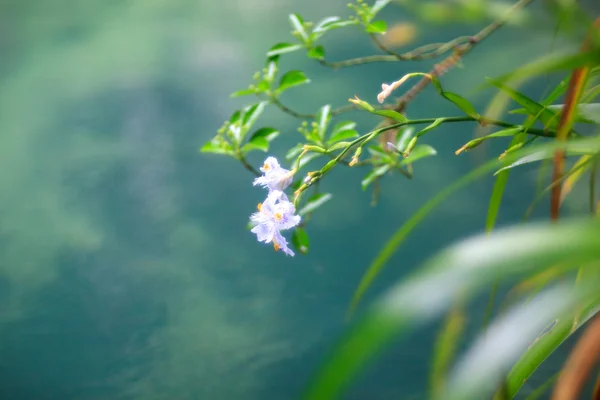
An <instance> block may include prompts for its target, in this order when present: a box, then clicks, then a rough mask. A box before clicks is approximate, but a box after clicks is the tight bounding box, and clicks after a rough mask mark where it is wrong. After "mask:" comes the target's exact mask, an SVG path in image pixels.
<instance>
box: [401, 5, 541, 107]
mask: <svg viewBox="0 0 600 400" xmlns="http://www.w3.org/2000/svg"><path fill="white" fill-rule="evenodd" d="M532 1H533V0H519V1H518V2H517V3H515V4H514V5H513V6H512V7H511V8H510V9H509V10H507V12H506V13H505V14H504V15H503V16H502V17H501V18H500V19H498V20H497V21H494V22H492V23H491V24H490V25H488V26H486V27H485V28H483V29H482V30H480V31H479V32H478V33H477V34H475V35H474V36H472V37H470V38H469V40H468V41H467V43H465V44H462V45H459V46H455V47H454V54H452V55H450V56H449V57H447V58H446V59H444V60H443V61H442V62H441V63H439V64H437V65H435V66H434V67H433V69H432V70H431V72H430V73H429V75H430V76H435V77H440V76H441V75H443V74H444V73H445V72H446V71H447V70H448V69H449V68H450V67H452V66H454V65H455V64H456V63H457V62H458V61H459V60H460V59H461V58H462V57H464V56H465V55H466V54H467V53H469V52H470V51H471V50H472V49H473V48H474V47H475V46H476V45H477V44H478V43H480V42H481V41H482V40H484V39H485V38H487V37H488V36H489V35H490V34H492V33H493V32H495V31H496V30H498V29H499V28H501V27H502V26H504V25H505V24H506V23H507V22H508V21H509V19H510V17H511V15H512V14H513V13H514V12H515V11H517V10H520V9H522V8H524V7H526V6H527V5H528V4H529V3H531V2H532ZM430 82H431V78H430V77H428V76H424V77H423V78H421V80H420V81H419V82H417V83H416V84H415V85H414V86H413V87H412V88H411V89H409V90H408V91H407V92H406V93H405V94H404V96H402V97H401V98H400V99H399V100H398V103H397V105H396V111H398V112H402V111H403V110H404V108H405V107H406V104H408V102H409V101H411V100H412V99H413V98H414V97H415V96H416V95H417V94H418V93H419V92H421V91H422V90H423V89H425V87H427V85H429V83H430Z"/></svg>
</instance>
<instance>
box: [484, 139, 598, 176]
mask: <svg viewBox="0 0 600 400" xmlns="http://www.w3.org/2000/svg"><path fill="white" fill-rule="evenodd" d="M577 142H579V141H577ZM577 142H575V141H572V142H571V143H574V145H573V146H570V148H569V150H568V151H569V153H571V154H570V155H575V154H577V155H585V154H592V155H593V154H596V153H597V152H598V149H597V148H593V147H587V145H583V146H579V145H577V144H576V143H577ZM515 153H516V152H515ZM553 155H554V154H553V153H552V152H551V151H546V150H540V151H536V152H529V153H527V154H526V155H524V156H523V157H519V158H518V159H516V160H514V161H512V162H509V163H508V165H506V166H504V167H502V168H500V169H499V170H498V171H496V172H495V173H494V175H497V174H499V173H500V172H502V171H506V170H508V169H512V168H515V167H518V166H520V165H524V164H529V163H533V162H538V161H542V160H547V159H549V158H552V157H553ZM507 159H508V158H505V160H507Z"/></svg>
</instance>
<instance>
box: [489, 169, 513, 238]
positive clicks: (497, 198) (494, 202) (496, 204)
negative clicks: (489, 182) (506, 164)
mask: <svg viewBox="0 0 600 400" xmlns="http://www.w3.org/2000/svg"><path fill="white" fill-rule="evenodd" d="M509 173H510V171H502V172H501V173H500V175H498V176H497V177H496V180H495V181H494V188H493V189H492V195H491V196H490V204H489V206H488V212H487V216H486V218H485V231H486V232H491V231H492V229H494V225H496V218H497V217H498V212H499V211H500V205H501V204H502V196H503V195H504V189H505V188H506V183H507V182H508V175H509Z"/></svg>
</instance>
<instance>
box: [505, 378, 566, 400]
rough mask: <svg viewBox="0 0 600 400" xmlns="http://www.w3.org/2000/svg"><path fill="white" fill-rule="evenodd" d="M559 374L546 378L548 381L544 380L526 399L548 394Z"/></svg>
mask: <svg viewBox="0 0 600 400" xmlns="http://www.w3.org/2000/svg"><path fill="white" fill-rule="evenodd" d="M558 374H559V373H556V374H554V375H552V376H551V377H550V378H549V379H548V380H546V382H544V383H543V384H542V385H540V386H539V387H537V388H536V389H535V390H534V391H533V392H531V393H530V394H529V395H528V396H527V397H526V398H525V400H538V399H539V398H541V397H542V396H543V395H544V394H546V392H547V391H548V390H550V388H551V387H552V385H554V381H556V378H558ZM494 400H495V399H494Z"/></svg>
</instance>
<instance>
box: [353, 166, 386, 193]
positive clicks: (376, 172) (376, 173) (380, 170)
mask: <svg viewBox="0 0 600 400" xmlns="http://www.w3.org/2000/svg"><path fill="white" fill-rule="evenodd" d="M391 168H392V165H391V164H384V165H382V166H380V167H377V168H375V169H373V170H372V171H371V172H369V173H368V174H367V176H365V178H364V179H363V180H362V181H361V182H360V186H361V187H362V190H367V187H369V185H370V184H371V183H373V181H374V180H375V179H376V178H378V177H380V176H383V175H385V173H386V172H388V171H389V170H390V169H391Z"/></svg>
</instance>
